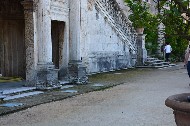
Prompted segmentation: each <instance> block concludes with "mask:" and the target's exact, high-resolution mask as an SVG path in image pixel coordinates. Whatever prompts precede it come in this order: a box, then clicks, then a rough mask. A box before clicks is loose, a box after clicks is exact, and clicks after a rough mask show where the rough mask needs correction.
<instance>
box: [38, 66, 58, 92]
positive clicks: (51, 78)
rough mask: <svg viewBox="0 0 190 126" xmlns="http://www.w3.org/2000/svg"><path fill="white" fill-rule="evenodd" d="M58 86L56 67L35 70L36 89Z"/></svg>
mask: <svg viewBox="0 0 190 126" xmlns="http://www.w3.org/2000/svg"><path fill="white" fill-rule="evenodd" d="M50 87H51V88H56V87H60V85H59V81H58V69H40V70H38V71H37V83H36V88H37V89H49V88H50Z"/></svg>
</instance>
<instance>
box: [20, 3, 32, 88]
mask: <svg viewBox="0 0 190 126" xmlns="http://www.w3.org/2000/svg"><path fill="white" fill-rule="evenodd" d="M21 4H22V5H23V7H24V15H25V47H26V81H27V85H32V86H34V85H35V82H36V74H35V59H34V17H33V13H34V2H33V0H24V1H23V2H21Z"/></svg>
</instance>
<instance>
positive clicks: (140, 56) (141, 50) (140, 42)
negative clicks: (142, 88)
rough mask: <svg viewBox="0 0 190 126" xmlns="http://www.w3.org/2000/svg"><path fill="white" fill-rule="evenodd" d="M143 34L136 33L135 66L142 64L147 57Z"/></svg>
mask: <svg viewBox="0 0 190 126" xmlns="http://www.w3.org/2000/svg"><path fill="white" fill-rule="evenodd" d="M145 36H146V35H145V34H138V35H137V64H136V65H137V66H143V65H144V61H145V60H146V58H147V50H146V48H145Z"/></svg>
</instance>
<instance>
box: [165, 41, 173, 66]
mask: <svg viewBox="0 0 190 126" xmlns="http://www.w3.org/2000/svg"><path fill="white" fill-rule="evenodd" d="M164 51H165V59H166V62H169V58H170V54H171V52H172V47H171V45H170V43H169V42H167V43H166V46H165V48H164Z"/></svg>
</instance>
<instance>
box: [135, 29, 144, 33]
mask: <svg viewBox="0 0 190 126" xmlns="http://www.w3.org/2000/svg"><path fill="white" fill-rule="evenodd" d="M136 32H137V33H138V34H143V32H144V28H136Z"/></svg>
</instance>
